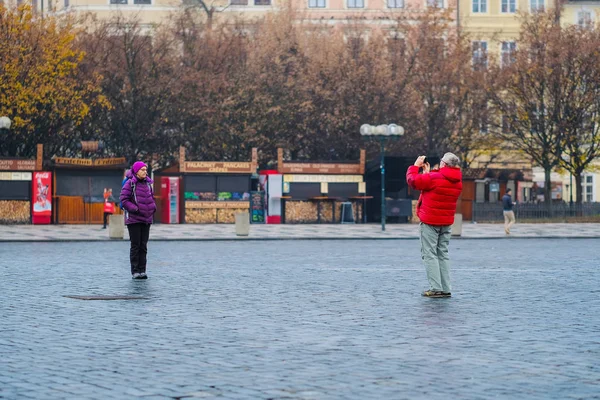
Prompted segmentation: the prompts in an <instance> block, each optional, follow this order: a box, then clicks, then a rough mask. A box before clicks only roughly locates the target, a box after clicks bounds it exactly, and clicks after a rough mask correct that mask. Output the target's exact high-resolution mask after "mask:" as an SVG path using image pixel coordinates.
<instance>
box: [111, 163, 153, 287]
mask: <svg viewBox="0 0 600 400" xmlns="http://www.w3.org/2000/svg"><path fill="white" fill-rule="evenodd" d="M125 176H126V178H127V181H126V182H125V183H124V184H123V188H122V189H121V196H120V200H121V205H122V207H123V210H125V224H126V225H127V230H128V231H129V239H130V241H131V248H130V250H129V260H130V262H131V277H132V278H133V279H148V275H146V262H147V254H148V239H149V237H150V225H152V222H153V220H154V212H155V211H156V202H155V201H154V192H153V190H152V183H153V182H152V179H150V178H149V177H148V166H147V165H146V164H144V163H143V162H141V161H137V162H135V163H134V164H133V166H132V167H131V170H129V171H127V172H126V173H125Z"/></svg>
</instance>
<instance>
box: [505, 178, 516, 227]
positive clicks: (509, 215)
mask: <svg viewBox="0 0 600 400" xmlns="http://www.w3.org/2000/svg"><path fill="white" fill-rule="evenodd" d="M510 192H511V190H510V189H506V193H505V194H504V196H502V209H503V211H502V212H503V214H504V232H505V233H506V234H507V235H510V227H511V226H513V225H514V223H515V222H516V219H515V212H514V211H513V206H514V205H515V203H513V201H512V196H511V195H510Z"/></svg>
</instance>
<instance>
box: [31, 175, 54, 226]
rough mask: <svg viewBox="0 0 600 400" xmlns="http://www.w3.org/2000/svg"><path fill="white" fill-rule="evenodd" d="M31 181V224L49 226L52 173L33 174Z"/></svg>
mask: <svg viewBox="0 0 600 400" xmlns="http://www.w3.org/2000/svg"><path fill="white" fill-rule="evenodd" d="M31 181H32V183H33V187H32V191H31V194H32V196H31V197H32V199H31V210H32V215H31V217H32V218H31V220H32V223H33V224H35V225H38V224H40V225H44V224H49V223H50V222H51V219H52V172H34V173H33V179H32V180H31Z"/></svg>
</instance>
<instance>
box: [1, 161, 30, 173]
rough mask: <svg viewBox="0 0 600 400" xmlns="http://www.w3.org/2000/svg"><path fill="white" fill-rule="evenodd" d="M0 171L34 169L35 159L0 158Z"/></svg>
mask: <svg viewBox="0 0 600 400" xmlns="http://www.w3.org/2000/svg"><path fill="white" fill-rule="evenodd" d="M0 171H35V160H0Z"/></svg>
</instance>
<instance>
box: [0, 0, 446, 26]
mask: <svg viewBox="0 0 600 400" xmlns="http://www.w3.org/2000/svg"><path fill="white" fill-rule="evenodd" d="M0 2H4V3H5V4H9V5H16V4H21V3H22V2H31V4H32V5H33V7H34V8H36V9H37V10H38V11H39V12H41V13H44V14H45V13H48V12H58V13H63V12H93V13H96V14H97V15H98V17H100V18H107V17H109V16H110V15H114V14H116V13H119V14H123V15H125V16H139V18H140V19H141V21H142V23H145V24H151V23H160V22H161V21H164V20H166V19H168V18H169V16H170V14H171V13H173V12H175V11H177V10H179V8H180V7H182V6H184V5H185V6H195V7H199V9H201V10H202V9H203V6H202V5H201V3H200V0H183V1H182V0H0ZM203 3H204V4H205V5H206V7H207V8H208V9H209V10H210V11H211V12H213V15H214V18H229V17H240V16H241V17H243V18H244V19H249V20H252V19H255V18H260V17H262V16H264V15H265V14H266V13H268V12H271V11H277V10H281V9H283V8H284V7H286V6H291V7H293V8H294V9H295V10H296V11H298V17H299V18H301V19H306V20H309V21H311V22H315V23H323V24H328V25H329V24H337V23H344V22H348V21H350V20H354V21H356V20H362V21H367V22H369V23H373V22H377V23H378V24H381V25H385V24H386V23H390V22H391V21H390V20H392V19H394V18H396V17H397V16H399V15H403V16H405V15H407V14H409V13H418V12H422V11H423V10H425V9H427V8H428V7H438V8H444V9H450V10H455V9H456V0H204V2H203ZM455 15H456V14H455V12H454V13H453V14H452V18H453V19H454V17H455Z"/></svg>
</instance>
